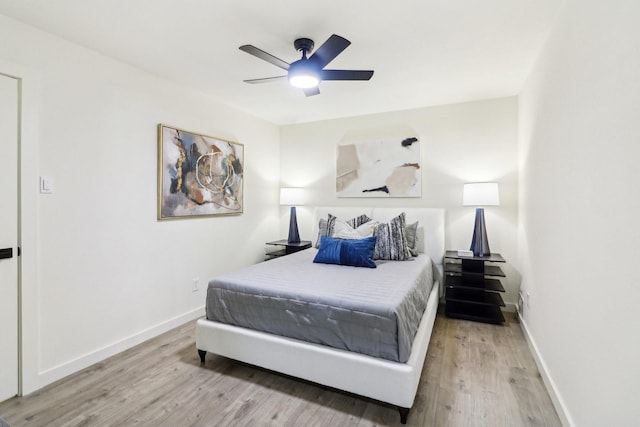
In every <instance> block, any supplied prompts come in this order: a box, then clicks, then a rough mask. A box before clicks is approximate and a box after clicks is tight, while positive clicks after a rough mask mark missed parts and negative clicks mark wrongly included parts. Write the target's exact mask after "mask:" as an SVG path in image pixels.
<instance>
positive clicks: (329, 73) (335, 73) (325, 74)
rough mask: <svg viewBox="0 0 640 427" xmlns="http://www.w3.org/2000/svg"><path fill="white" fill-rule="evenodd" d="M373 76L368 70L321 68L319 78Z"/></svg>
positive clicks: (365, 78) (361, 78)
mask: <svg viewBox="0 0 640 427" xmlns="http://www.w3.org/2000/svg"><path fill="white" fill-rule="evenodd" d="M371 76H373V71H370V70H322V71H321V72H320V79H321V80H369V79H370V78H371Z"/></svg>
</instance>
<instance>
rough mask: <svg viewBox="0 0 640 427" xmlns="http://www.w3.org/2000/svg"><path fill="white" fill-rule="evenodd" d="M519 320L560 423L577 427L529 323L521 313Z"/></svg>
mask: <svg viewBox="0 0 640 427" xmlns="http://www.w3.org/2000/svg"><path fill="white" fill-rule="evenodd" d="M518 318H519V319H520V328H521V329H522V333H523V334H524V337H525V339H526V340H527V344H529V349H530V350H531V354H533V359H534V360H535V362H536V365H537V366H538V371H540V375H541V376H542V381H543V382H544V385H545V386H546V388H547V392H548V393H549V397H551V401H552V402H553V406H554V408H555V409H556V412H557V413H558V417H559V418H560V422H561V423H562V425H563V426H569V427H573V426H575V424H574V422H573V420H572V419H571V416H570V415H569V411H568V410H567V407H566V405H565V404H564V400H563V399H562V396H560V393H558V389H557V387H556V384H555V382H554V381H553V379H552V378H551V376H550V375H549V371H548V369H547V365H546V364H545V363H544V359H543V358H542V355H540V352H539V351H538V346H537V345H536V343H535V341H534V340H533V337H532V336H531V334H530V333H529V329H527V322H525V320H524V319H523V318H522V316H521V315H520V313H518Z"/></svg>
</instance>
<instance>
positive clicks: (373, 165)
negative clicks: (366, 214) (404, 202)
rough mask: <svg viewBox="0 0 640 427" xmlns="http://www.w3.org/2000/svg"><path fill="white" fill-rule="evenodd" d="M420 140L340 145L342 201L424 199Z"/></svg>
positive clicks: (338, 179)
mask: <svg viewBox="0 0 640 427" xmlns="http://www.w3.org/2000/svg"><path fill="white" fill-rule="evenodd" d="M420 172H421V171H420V144H419V141H418V138H416V137H408V138H398V139H397V140H385V141H371V142H362V143H357V144H342V145H338V154H337V164H336V195H337V196H338V197H420V196H421V195H422V185H421V183H422V178H421V173H420Z"/></svg>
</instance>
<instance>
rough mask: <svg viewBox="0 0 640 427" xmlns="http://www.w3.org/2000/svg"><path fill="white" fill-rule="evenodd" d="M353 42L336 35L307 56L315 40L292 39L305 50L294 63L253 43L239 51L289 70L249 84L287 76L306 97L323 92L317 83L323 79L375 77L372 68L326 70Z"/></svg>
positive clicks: (295, 44) (299, 47)
mask: <svg viewBox="0 0 640 427" xmlns="http://www.w3.org/2000/svg"><path fill="white" fill-rule="evenodd" d="M350 44H351V42H350V41H349V40H347V39H345V38H344V37H340V36H338V35H336V34H333V35H332V36H331V37H329V38H328V39H327V41H326V42H324V44H323V45H322V46H320V47H319V48H318V49H317V50H316V51H315V52H314V53H313V54H312V55H311V56H308V54H309V53H310V52H311V51H312V50H313V46H314V44H313V40H311V39H307V38H301V39H296V40H295V41H294V42H293V47H295V49H296V50H297V51H302V58H301V59H299V60H297V61H295V62H292V63H291V64H289V63H288V62H285V61H283V60H282V59H280V58H276V57H275V56H273V55H271V54H270V53H267V52H265V51H263V50H261V49H258V48H257V47H255V46H252V45H250V44H246V45H243V46H240V50H242V51H244V52H247V53H248V54H250V55H253V56H256V57H258V58H260V59H262V60H264V61H267V62H269V63H270V64H273V65H275V66H276V67H279V68H282V69H283V70H286V71H288V73H287V75H286V76H277V77H266V78H263V79H251V80H244V81H245V82H246V83H268V82H273V81H281V80H285V79H288V80H289V83H290V84H291V85H292V86H295V87H299V88H301V89H302V90H303V91H304V94H305V95H306V96H312V95H318V94H319V93H320V89H319V87H318V85H319V84H320V82H321V81H322V80H369V79H370V78H371V76H373V71H371V70H325V69H324V67H325V66H326V65H327V64H329V63H330V62H331V61H333V60H334V58H335V57H336V56H338V55H339V54H340V53H341V52H342V51H343V50H345V49H346V48H347V47H348V46H349V45H350Z"/></svg>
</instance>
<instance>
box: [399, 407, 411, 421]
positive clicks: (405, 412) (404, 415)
mask: <svg viewBox="0 0 640 427" xmlns="http://www.w3.org/2000/svg"><path fill="white" fill-rule="evenodd" d="M409 409H411V408H402V407H400V406H398V412H400V422H401V423H402V424H406V423H407V417H408V416H409Z"/></svg>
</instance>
